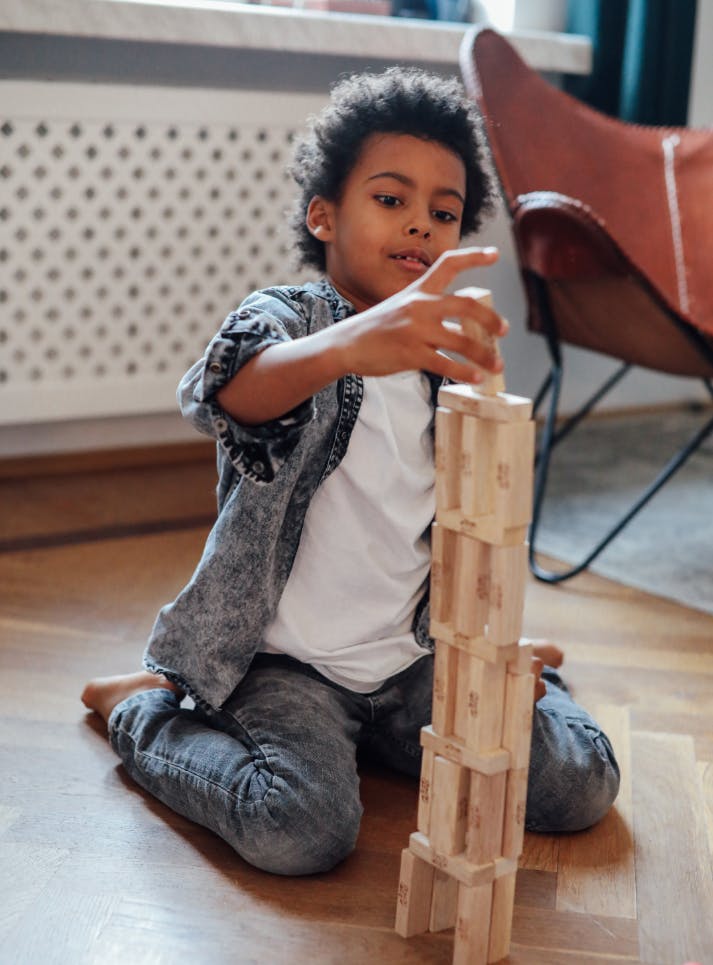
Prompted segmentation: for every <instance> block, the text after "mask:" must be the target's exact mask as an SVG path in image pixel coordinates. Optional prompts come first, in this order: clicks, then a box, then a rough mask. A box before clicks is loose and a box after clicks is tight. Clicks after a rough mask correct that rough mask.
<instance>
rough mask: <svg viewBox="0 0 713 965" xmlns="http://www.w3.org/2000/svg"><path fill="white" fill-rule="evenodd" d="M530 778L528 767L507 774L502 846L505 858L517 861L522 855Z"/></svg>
mask: <svg viewBox="0 0 713 965" xmlns="http://www.w3.org/2000/svg"><path fill="white" fill-rule="evenodd" d="M528 776H529V768H527V767H520V768H518V769H517V770H510V771H508V772H507V785H506V790H505V816H504V819H503V844H502V854H503V857H504V858H511V859H517V858H518V857H519V856H520V855H521V854H522V843H523V839H524V836H525V812H526V808H527V780H528Z"/></svg>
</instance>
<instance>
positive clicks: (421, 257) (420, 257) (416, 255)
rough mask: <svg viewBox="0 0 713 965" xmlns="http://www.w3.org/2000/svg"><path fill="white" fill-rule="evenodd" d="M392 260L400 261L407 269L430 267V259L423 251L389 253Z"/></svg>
mask: <svg viewBox="0 0 713 965" xmlns="http://www.w3.org/2000/svg"><path fill="white" fill-rule="evenodd" d="M391 257H392V259H393V260H394V261H398V262H400V263H401V264H402V265H403V266H404V268H406V269H408V270H409V271H425V270H426V269H427V268H430V266H431V261H430V259H429V257H428V255H426V254H425V253H423V252H416V251H404V252H398V253H397V254H395V255H391Z"/></svg>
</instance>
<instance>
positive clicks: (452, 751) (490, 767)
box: [421, 727, 510, 774]
mask: <svg viewBox="0 0 713 965" xmlns="http://www.w3.org/2000/svg"><path fill="white" fill-rule="evenodd" d="M421 746H422V747H424V748H426V749H427V750H431V751H434V753H436V754H440V755H441V757H445V758H447V760H449V761H453V762H454V763H455V764H462V765H463V766H464V767H467V768H469V769H470V770H471V771H480V773H481V774H498V773H499V772H500V771H506V770H507V769H508V767H509V766H510V754H509V753H508V752H507V751H506V750H505V748H503V747H501V748H499V749H498V750H495V751H483V752H479V751H474V750H472V749H471V748H469V747H466V746H465V744H463V743H462V742H461V741H458V740H456V739H455V738H453V737H440V736H439V735H438V734H436V733H435V731H434V730H433V728H432V727H422V728H421Z"/></svg>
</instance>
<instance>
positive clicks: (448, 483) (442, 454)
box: [435, 406, 463, 509]
mask: <svg viewBox="0 0 713 965" xmlns="http://www.w3.org/2000/svg"><path fill="white" fill-rule="evenodd" d="M462 421H463V417H462V415H461V414H460V412H453V411H451V410H450V409H447V408H445V407H443V406H438V408H437V409H436V447H435V448H436V451H435V456H436V502H437V504H438V505H439V506H441V507H442V508H443V509H452V508H454V507H456V506H458V505H459V503H460V480H459V476H460V460H461V423H462Z"/></svg>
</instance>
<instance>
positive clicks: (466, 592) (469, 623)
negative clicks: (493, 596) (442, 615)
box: [453, 533, 490, 637]
mask: <svg viewBox="0 0 713 965" xmlns="http://www.w3.org/2000/svg"><path fill="white" fill-rule="evenodd" d="M454 591H455V592H454V605H453V614H454V615H453V624H454V626H455V629H456V632H457V633H462V634H465V636H467V637H480V636H485V624H486V622H487V620H488V615H489V612H490V544H489V543H484V542H483V540H480V539H472V538H471V537H470V536H463V535H462V534H461V533H458V534H457V536H456V555H455V580H454Z"/></svg>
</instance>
